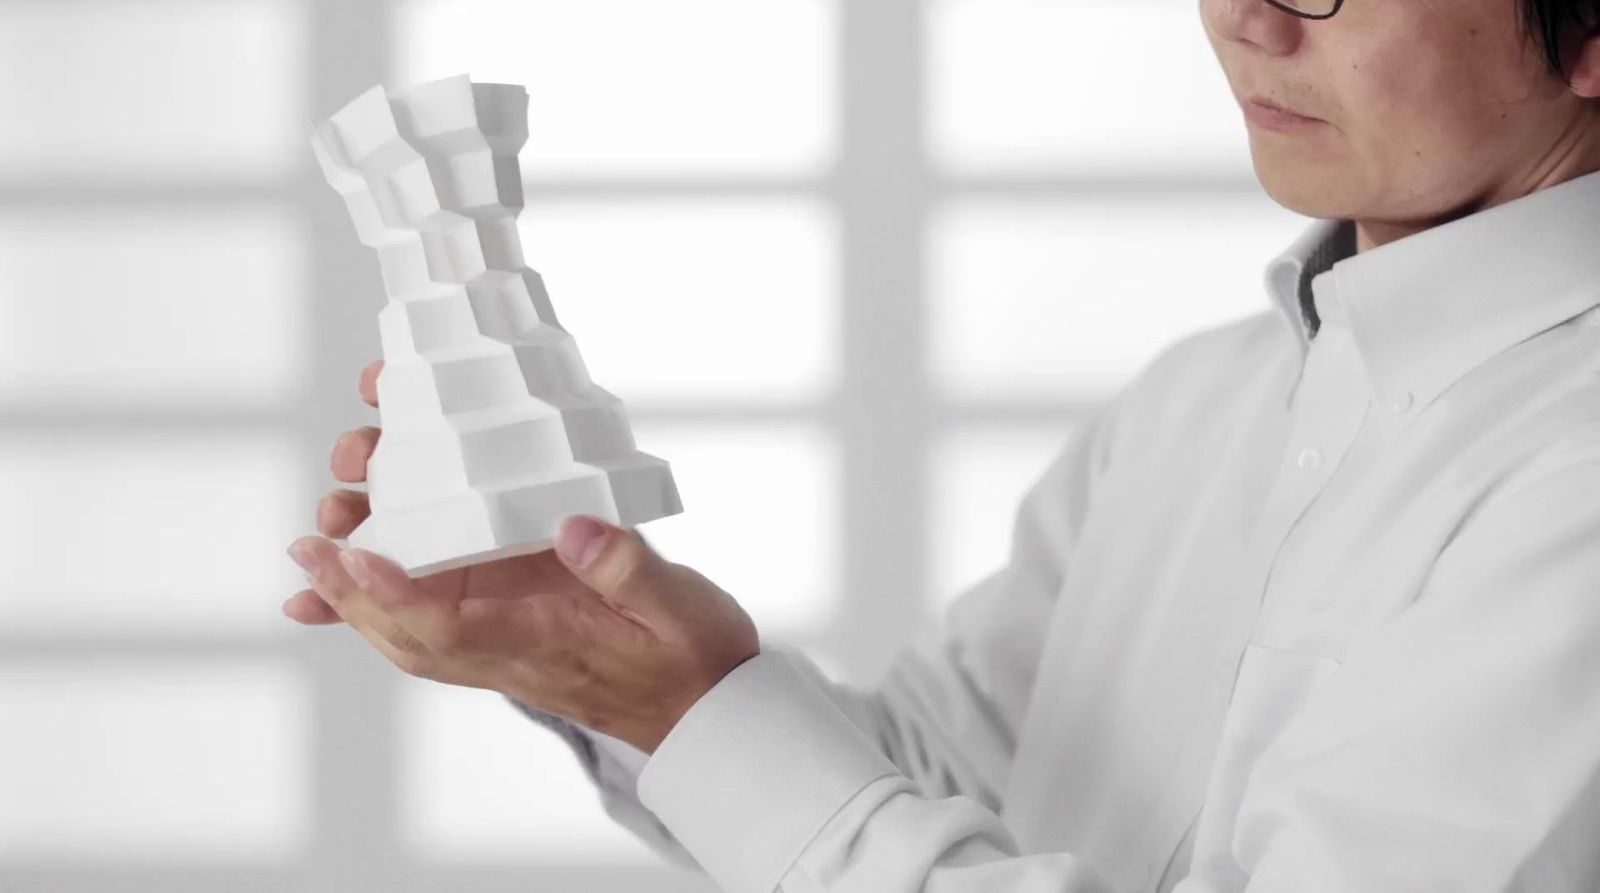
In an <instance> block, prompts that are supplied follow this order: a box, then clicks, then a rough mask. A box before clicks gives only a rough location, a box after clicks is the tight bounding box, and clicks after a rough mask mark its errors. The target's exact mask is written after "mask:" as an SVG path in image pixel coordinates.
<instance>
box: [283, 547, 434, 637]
mask: <svg viewBox="0 0 1600 893" xmlns="http://www.w3.org/2000/svg"><path fill="white" fill-rule="evenodd" d="M342 551H343V550H341V549H340V548H339V547H338V546H337V545H336V544H334V543H333V542H330V541H329V540H326V539H323V538H322V537H316V536H303V537H300V538H299V539H297V540H295V541H294V542H293V543H290V544H289V554H290V555H291V556H293V557H295V560H296V562H297V563H299V564H300V566H301V567H306V561H307V560H310V561H311V562H312V563H314V564H315V571H314V572H312V571H311V570H310V569H308V571H307V573H308V576H309V578H310V583H311V588H312V589H315V590H316V592H317V595H319V596H321V597H322V600H323V601H325V602H327V603H328V605H329V606H330V607H332V608H333V610H334V611H335V612H337V613H338V615H339V616H340V617H342V618H344V622H345V623H348V624H350V625H351V626H353V627H356V628H357V629H360V630H362V634H363V635H368V636H369V638H370V637H371V636H380V637H382V638H384V639H386V640H388V641H389V643H390V644H391V645H393V646H394V647H395V648H396V650H398V651H403V652H409V653H414V654H426V653H427V652H428V650H429V649H428V646H427V645H426V644H424V642H423V640H422V638H421V636H419V635H416V634H414V633H413V631H412V630H411V629H409V628H408V627H406V626H405V624H404V622H403V621H402V620H401V618H399V617H397V616H395V615H393V614H392V613H390V612H389V611H388V610H386V609H385V608H384V607H382V606H381V605H379V604H378V603H377V601H376V600H375V599H374V598H372V596H371V595H370V594H369V593H368V591H367V589H365V588H364V587H361V586H359V585H357V584H356V582H355V581H354V580H352V579H351V578H350V574H349V572H347V571H346V570H345V568H344V565H343V563H342V562H340V560H339V555H340V553H341V552H342Z"/></svg>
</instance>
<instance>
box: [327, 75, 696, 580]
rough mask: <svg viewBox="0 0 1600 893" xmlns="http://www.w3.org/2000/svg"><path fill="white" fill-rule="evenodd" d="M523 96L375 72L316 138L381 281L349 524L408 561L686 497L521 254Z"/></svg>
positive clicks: (658, 513)
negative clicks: (365, 437) (368, 449)
mask: <svg viewBox="0 0 1600 893" xmlns="http://www.w3.org/2000/svg"><path fill="white" fill-rule="evenodd" d="M527 109H528V94H527V91H526V90H524V89H523V88H522V87H521V86H518V85H515V84H474V83H472V82H471V80H469V79H468V77H467V76H466V75H457V76H455V77H450V78H445V79H442V80H437V81H429V82H427V83H424V84H420V85H417V86H415V87H412V88H410V89H408V90H404V91H397V92H395V91H387V90H385V89H384V88H383V87H381V86H379V87H374V88H372V89H371V90H368V91H367V92H366V93H363V94H362V95H361V96H359V97H357V98H356V99H355V100H353V101H352V102H351V103H350V104H348V105H347V106H345V107H344V108H343V109H341V110H340V111H338V112H336V113H335V114H334V115H333V116H332V117H331V118H330V119H329V120H327V121H324V122H322V123H320V124H318V125H316V127H315V133H314V135H313V138H312V148H313V149H314V150H315V151H316V154H317V160H318V161H319V162H320V164H321V165H322V170H323V173H324V175H325V176H326V177H327V179H328V182H329V183H330V184H332V185H333V187H334V188H335V189H336V190H338V192H339V193H340V194H341V195H342V196H343V197H344V199H345V204H346V206H347V208H348V210H349V212H350V216H351V219H352V220H353V221H354V222H355V226H356V233H357V235H358V236H359V237H360V239H361V242H362V243H363V244H365V245H367V246H369V247H371V248H373V249H374V250H376V252H377V254H378V262H379V267H380V269H381V271H382V275H383V283H384V288H385V290H386V291H387V293H388V296H389V301H388V304H387V306H385V307H384V308H383V310H382V311H381V312H380V313H379V314H378V326H379V332H380V334H381V336H382V342H383V357H384V366H383V371H382V373H380V374H379V376H378V382H377V387H378V405H379V410H378V411H379V415H380V419H381V425H382V428H383V435H382V436H381V437H380V438H379V439H378V444H377V447H376V449H375V450H374V452H373V455H372V458H371V459H370V460H369V462H368V467H367V485H368V495H369V497H370V500H371V503H372V514H371V515H370V516H369V517H368V518H367V520H365V521H363V522H362V523H361V525H360V526H358V527H357V528H356V529H355V530H354V531H353V532H351V534H350V537H349V542H350V544H351V545H352V546H356V547H359V548H363V549H369V550H372V551H374V552H378V553H380V554H383V555H385V556H387V557H389V558H392V559H393V560H395V561H396V562H398V563H399V564H401V565H402V566H403V567H405V568H406V569H407V571H408V572H409V573H411V575H412V576H422V575H426V574H431V573H437V572H439V571H443V570H449V569H451V568H456V567H463V566H466V565H471V564H477V563H480V562H484V561H489V560H493V559H498V558H505V557H509V556H512V555H520V554H525V553H531V552H539V551H543V550H544V549H547V548H550V547H551V545H553V542H554V539H555V534H556V531H557V529H558V528H559V525H560V523H561V519H562V518H564V517H566V516H568V515H573V514H590V515H595V516H598V517H602V518H605V519H607V520H608V521H610V522H612V523H613V524H617V525H619V526H623V527H632V526H634V525H637V524H640V523H642V522H645V521H650V520H653V519H656V518H661V517H665V516H667V515H673V514H677V513H679V512H681V511H682V510H683V507H682V504H681V503H680V502H679V498H678V491H677V486H676V484H675V483H674V481H673V478H672V473H671V470H670V469H669V468H668V466H667V463H666V462H665V461H663V460H662V459H660V458H658V457H656V456H653V455H650V454H648V453H644V452H641V451H639V450H638V449H637V447H636V445H635V442H634V438H633V431H632V428H631V426H630V425H629V423H628V419H627V416H626V414H625V413H624V411H623V404H622V401H621V400H619V399H618V398H617V397H616V396H615V395H613V394H611V393H610V392H608V391H606V390H605V389H604V388H601V387H600V386H598V385H596V384H595V383H594V382H593V381H592V380H590V378H589V374H588V371H587V369H586V368H585V366H584V363H583V360H582V358H581V357H580V355H579V353H578V348H577V345H576V344H575V343H574V341H573V339H572V336H571V335H570V334H568V332H567V331H566V329H564V328H562V327H561V325H560V324H559V322H558V321H557V320H556V315H555V310H554V308H553V307H552V306H551V303H550V298H549V295H548V294H546V292H545V289H544V280H543V278H542V277H541V276H540V275H539V273H538V272H537V271H535V270H533V269H531V268H529V267H528V266H527V265H526V264H525V263H524V262H523V252H522V245H521V242H520V239H519V236H518V231H517V225H516V218H517V214H518V213H520V212H521V210H522V206H523V194H522V178H521V169H520V167H519V165H518V162H517V152H518V151H519V150H520V149H521V147H522V146H523V144H524V143H525V142H527V139H528V124H527Z"/></svg>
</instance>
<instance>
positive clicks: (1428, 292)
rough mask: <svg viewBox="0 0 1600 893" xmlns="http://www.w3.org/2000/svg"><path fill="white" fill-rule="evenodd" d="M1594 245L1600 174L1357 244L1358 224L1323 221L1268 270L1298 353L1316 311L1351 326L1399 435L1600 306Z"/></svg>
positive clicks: (1390, 426) (1389, 428) (1311, 331)
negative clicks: (1459, 385)
mask: <svg viewBox="0 0 1600 893" xmlns="http://www.w3.org/2000/svg"><path fill="white" fill-rule="evenodd" d="M1597 246H1600V171H1596V172H1593V173H1589V174H1585V175H1583V176H1581V177H1576V178H1574V179H1571V180H1566V181H1563V182H1561V183H1558V184H1556V185H1554V186H1549V187H1546V188H1544V189H1541V190H1538V191H1536V192H1532V193H1529V194H1528V195H1525V196H1522V197H1520V198H1517V199H1513V200H1511V201H1509V202H1504V203H1502V204H1498V205H1494V206H1491V207H1489V208H1485V209H1484V210H1481V211H1477V212H1475V213H1472V214H1468V215H1466V216H1464V217H1459V218H1457V219H1455V220H1452V221H1449V222H1448V223H1443V224H1439V225H1438V226H1434V227H1431V228H1429V229H1426V230H1423V231H1421V232H1418V233H1413V234H1411V235H1409V236H1405V237H1404V238H1401V239H1396V240H1395V241H1393V242H1389V243H1387V244H1384V245H1379V246H1377V247H1374V248H1369V249H1367V250H1366V251H1362V252H1360V253H1355V250H1354V225H1353V224H1352V223H1351V222H1350V221H1348V220H1338V219H1318V220H1315V221H1313V222H1312V223H1311V224H1310V225H1309V226H1307V227H1306V229H1305V231H1304V232H1302V233H1301V234H1300V236H1299V237H1298V238H1297V239H1296V240H1295V241H1294V242H1293V243H1292V244H1291V245H1290V246H1289V247H1288V248H1287V249H1286V250H1285V251H1284V252H1282V253H1281V254H1279V255H1278V256H1277V257H1275V258H1273V259H1272V260H1271V261H1270V262H1269V263H1268V265H1267V268H1266V274H1265V279H1266V284H1267V288H1268V292H1269V296H1270V297H1271V298H1272V299H1273V302H1274V303H1275V305H1276V306H1277V308H1278V310H1279V311H1280V316H1281V317H1282V318H1283V319H1284V320H1285V321H1286V322H1287V323H1288V324H1289V328H1290V330H1291V332H1292V334H1293V335H1294V337H1295V338H1296V340H1297V342H1298V344H1299V347H1300V349H1301V356H1302V359H1303V358H1304V353H1305V351H1306V350H1307V349H1308V347H1309V343H1310V341H1311V339H1312V338H1313V337H1314V336H1315V331H1316V328H1317V324H1318V319H1319V317H1326V318H1332V319H1334V320H1337V323H1336V324H1343V325H1348V326H1349V327H1350V332H1351V335H1352V337H1353V340H1354V341H1355V343H1356V347H1357V349H1358V351H1359V352H1360V354H1361V358H1362V362H1363V363H1364V365H1365V366H1366V371H1367V384H1368V385H1369V386H1370V388H1371V389H1372V398H1373V400H1374V401H1375V402H1376V403H1377V404H1378V405H1379V406H1380V407H1382V409H1383V413H1382V419H1383V421H1381V422H1380V424H1381V425H1382V426H1383V428H1384V433H1385V435H1386V436H1388V437H1392V436H1393V435H1394V434H1395V433H1397V432H1398V431H1399V429H1400V428H1402V427H1404V425H1405V424H1406V422H1408V421H1409V420H1410V419H1412V418H1415V417H1416V416H1417V415H1418V414H1419V413H1420V412H1421V411H1422V409H1423V408H1424V407H1426V406H1427V405H1428V404H1430V403H1431V402H1432V401H1433V400H1434V398H1436V397H1437V396H1439V394H1441V393H1442V392H1443V391H1444V390H1445V389H1446V388H1448V387H1450V385H1452V384H1454V383H1455V382H1456V381H1457V380H1458V379H1460V378H1461V377H1462V376H1463V375H1465V374H1466V373H1467V372H1469V371H1471V370H1472V369H1473V368H1474V367H1476V366H1478V365H1479V364H1481V363H1483V362H1484V361H1486V360H1488V359H1489V358H1490V357H1493V356H1494V355H1496V354H1498V353H1500V352H1501V351H1502V350H1505V349H1506V348H1509V347H1511V346H1512V345H1514V344H1517V343H1518V342H1521V341H1524V340H1526V339H1528V338H1530V337H1532V336H1534V335H1536V334H1538V333H1539V332H1542V331H1544V330H1546V329H1548V328H1550V327H1552V326H1556V325H1559V324H1560V323H1562V322H1565V321H1566V320H1568V319H1571V318H1572V317H1574V316H1577V315H1579V314H1581V313H1583V312H1584V311H1586V310H1589V309H1590V308H1592V307H1594V306H1595V305H1597V304H1600V247H1597ZM1319 268H1320V269H1319ZM1308 286H1309V287H1308ZM1308 292H1309V297H1308V294H1307V293H1308ZM1323 308H1325V309H1323ZM1319 309H1322V312H1321V313H1319V312H1318V310H1319Z"/></svg>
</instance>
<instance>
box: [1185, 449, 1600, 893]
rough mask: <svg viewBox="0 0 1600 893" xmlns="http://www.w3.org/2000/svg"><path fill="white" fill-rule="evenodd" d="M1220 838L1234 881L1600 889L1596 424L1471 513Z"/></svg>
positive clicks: (1270, 765) (1321, 693) (1599, 474)
mask: <svg viewBox="0 0 1600 893" xmlns="http://www.w3.org/2000/svg"><path fill="white" fill-rule="evenodd" d="M1232 848H1233V851H1234V854H1235V856H1236V857H1237V858H1238V860H1239V863H1240V865H1241V867H1242V868H1243V869H1244V871H1245V872H1246V873H1247V874H1248V875H1249V877H1250V882H1249V886H1248V887H1247V888H1246V889H1247V890H1249V891H1250V893H1289V891H1295V893H1306V891H1310V893H1318V891H1335V890H1341V891H1342V890H1362V891H1366V893H1401V891H1416V890H1451V891H1458V893H1480V891H1481V893H1489V891H1495V893H1500V891H1528V893H1533V891H1539V893H1579V891H1584V893H1591V891H1594V890H1600V435H1596V436H1593V437H1590V438H1588V440H1587V442H1581V443H1579V442H1570V441H1569V442H1567V443H1565V444H1562V445H1560V446H1558V447H1556V448H1554V449H1551V450H1549V451H1547V452H1546V453H1545V454H1544V455H1543V456H1541V457H1540V458H1539V459H1537V460H1536V461H1534V462H1532V463H1529V465H1528V466H1527V467H1525V468H1523V469H1519V470H1518V472H1516V473H1515V474H1514V475H1511V476H1510V477H1508V478H1507V479H1506V480H1505V481H1503V482H1502V484H1501V485H1500V486H1499V487H1497V488H1496V489H1495V490H1492V491H1491V492H1490V493H1489V494H1488V495H1487V496H1486V497H1485V498H1483V499H1482V500H1480V501H1479V502H1478V503H1477V504H1475V505H1474V506H1473V507H1472V508H1471V510H1470V511H1469V512H1468V513H1467V515H1466V517H1465V518H1464V520H1463V521H1462V523H1461V524H1460V525H1458V527H1457V528H1456V532H1455V534H1454V536H1453V537H1452V538H1451V539H1450V541H1449V542H1448V543H1446V544H1445V545H1444V546H1443V547H1442V549H1441V552H1440V554H1439V556H1438V559H1437V560H1436V562H1435V564H1434V568H1433V570H1432V572H1431V573H1430V575H1429V578H1428V580H1427V582H1426V584H1425V585H1424V587H1423V589H1422V591H1421V592H1420V594H1419V596H1418V598H1417V599H1416V600H1415V601H1414V602H1413V603H1412V604H1411V605H1409V606H1408V607H1407V608H1406V609H1405V611H1404V612H1403V613H1401V614H1400V615H1398V616H1396V617H1395V618H1394V619H1393V620H1391V621H1389V622H1388V623H1387V624H1385V625H1384V626H1383V627H1381V628H1379V629H1378V630H1376V631H1375V632H1374V633H1372V634H1370V635H1369V636H1368V637H1367V638H1365V639H1364V640H1362V641H1361V642H1360V643H1359V644H1358V645H1357V646H1356V647H1355V648H1353V649H1352V650H1350V651H1349V652H1348V653H1347V654H1346V655H1345V660H1344V662H1343V665H1342V667H1340V668H1339V669H1338V670H1336V671H1335V672H1333V673H1332V674H1331V675H1330V676H1329V677H1328V678H1327V679H1325V680H1324V681H1323V682H1322V684H1321V685H1320V686H1318V687H1317V688H1316V689H1315V690H1314V691H1312V693H1311V695H1310V696H1309V697H1308V698H1307V699H1306V700H1305V701H1304V702H1303V703H1302V705H1301V707H1300V709H1299V712H1298V713H1297V714H1296V715H1295V716H1294V717H1293V718H1292V719H1291V720H1290V721H1289V723H1288V724H1287V725H1286V726H1285V728H1284V731H1283V733H1282V734H1281V735H1280V736H1278V737H1277V738H1276V739H1275V740H1274V741H1273V743H1272V745H1271V746H1270V747H1269V748H1268V749H1267V750H1265V751H1264V752H1263V754H1262V756H1261V759H1260V761H1259V763H1258V764H1257V766H1256V768H1255V770H1254V772H1253V773H1252V775H1251V777H1250V779H1249V783H1248V785H1247V786H1246V788H1245V790H1244V792H1243V794H1242V797H1241V801H1240V806H1239V812H1238V820H1237V824H1236V826H1235V832H1234V838H1233V840H1232ZM1179 889H1180V890H1185V889H1186V888H1183V887H1179Z"/></svg>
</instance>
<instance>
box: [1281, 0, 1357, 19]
mask: <svg viewBox="0 0 1600 893" xmlns="http://www.w3.org/2000/svg"><path fill="white" fill-rule="evenodd" d="M1267 2H1268V3H1271V4H1272V5H1273V6H1276V7H1278V8H1279V9H1281V10H1283V11H1284V12H1286V13H1289V14H1290V15H1297V16H1299V17H1300V18H1302V19H1331V18H1333V14H1334V13H1336V12H1338V11H1339V7H1341V6H1343V5H1344V0H1267Z"/></svg>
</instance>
